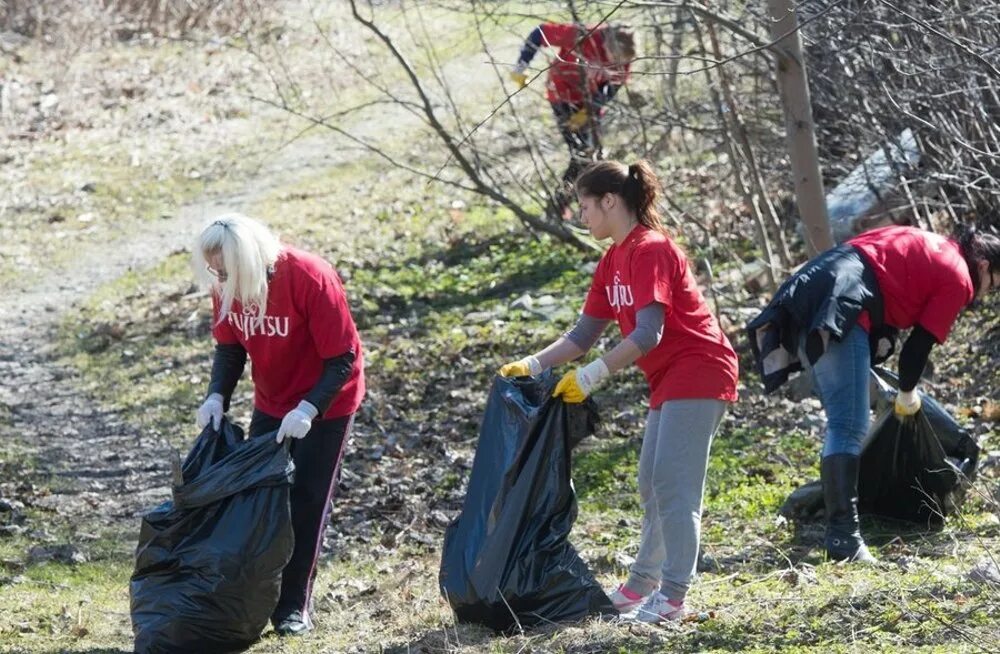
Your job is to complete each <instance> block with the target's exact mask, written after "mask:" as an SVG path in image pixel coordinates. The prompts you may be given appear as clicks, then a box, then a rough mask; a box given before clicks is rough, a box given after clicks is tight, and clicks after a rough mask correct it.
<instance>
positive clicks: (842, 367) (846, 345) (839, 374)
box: [812, 325, 871, 457]
mask: <svg viewBox="0 0 1000 654" xmlns="http://www.w3.org/2000/svg"><path fill="white" fill-rule="evenodd" d="M870 368H871V349H870V347H869V345H868V334H867V333H866V332H865V330H863V329H861V327H858V326H857V325H855V326H854V328H853V329H851V331H849V332H848V333H847V334H846V335H845V336H844V338H842V339H841V340H840V341H835V340H833V339H830V343H829V345H828V346H827V349H826V352H824V353H823V355H822V356H821V357H820V358H819V360H818V361H816V365H814V366H813V368H812V373H813V380H814V381H815V384H816V391H817V393H818V395H819V399H820V400H821V401H822V402H823V409H824V410H825V411H826V438H825V440H824V442H823V456H825V457H826V456H830V455H831V454H854V455H858V454H861V443H862V441H863V439H864V437H865V434H867V433H868V421H869V419H870V417H871V416H870V409H869V402H868V384H869V369H870Z"/></svg>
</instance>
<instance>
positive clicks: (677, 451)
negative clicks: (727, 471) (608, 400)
mask: <svg viewBox="0 0 1000 654" xmlns="http://www.w3.org/2000/svg"><path fill="white" fill-rule="evenodd" d="M725 411H726V403H725V402H723V401H722V400H668V401H666V402H664V403H663V404H662V405H660V408H659V409H657V410H655V411H650V412H649V416H648V417H647V418H646V433H645V434H644V435H643V437H642V453H641V454H640V455H639V497H640V498H641V500H642V508H643V511H644V514H643V518H642V541H641V542H640V544H639V554H638V555H637V556H636V558H635V563H634V564H633V565H632V568H631V575H630V576H629V580H628V582H627V586H628V588H629V589H630V590H633V591H635V592H639V593H642V594H643V595H645V594H648V593H649V592H651V591H652V590H653V589H655V588H656V587H657V586H659V587H660V592H662V593H663V594H664V595H666V596H667V597H668V598H670V599H672V600H682V599H684V596H685V595H686V594H687V591H688V587H689V586H690V584H691V578H692V577H694V573H695V570H696V568H697V565H698V545H699V539H700V537H701V500H702V496H703V495H704V492H705V471H706V469H707V468H708V452H709V449H710V448H711V446H712V438H713V437H714V436H715V432H716V431H717V430H718V428H719V423H721V422H722V416H723V414H724V413H725Z"/></svg>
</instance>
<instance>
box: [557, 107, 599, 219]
mask: <svg viewBox="0 0 1000 654" xmlns="http://www.w3.org/2000/svg"><path fill="white" fill-rule="evenodd" d="M582 108H583V105H578V104H571V103H569V102H553V103H552V113H553V114H555V116H556V125H557V126H558V127H559V133H560V134H562V137H563V141H565V142H566V145H567V146H568V147H569V165H568V166H567V167H566V171H565V172H564V173H563V175H562V188H560V189H558V190H557V192H556V197H555V202H554V209H555V212H556V213H562V211H563V209H564V208H565V207H567V206H569V203H570V201H571V200H572V198H573V195H574V189H573V185H574V183H575V182H576V178H577V177H578V176H579V175H580V173H581V172H583V169H584V168H585V167H586V166H587V165H588V164H590V163H591V162H592V161H594V160H595V157H598V156H599V153H598V149H599V143H600V140H599V138H598V130H599V129H600V123H599V120H600V117H599V116H591V117H590V119H588V120H587V122H586V123H584V124H583V126H582V127H580V129H578V130H572V129H570V127H569V119H570V117H572V116H573V114H575V113H576V112H577V111H579V110H580V109H582Z"/></svg>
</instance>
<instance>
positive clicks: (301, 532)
mask: <svg viewBox="0 0 1000 654" xmlns="http://www.w3.org/2000/svg"><path fill="white" fill-rule="evenodd" d="M353 422H354V416H353V415H350V416H344V417H343V418H334V419H332V420H316V421H314V422H313V425H312V428H311V429H310V430H309V433H308V434H306V436H305V438H302V439H301V440H293V441H292V446H291V454H292V460H293V461H294V462H295V483H294V484H293V485H292V491H291V505H292V531H293V532H294V534H295V548H294V549H293V550H292V558H291V560H290V561H289V562H288V565H287V566H285V569H284V571H283V572H282V575H281V596H280V598H279V599H278V605H277V607H276V608H275V610H274V614H273V617H272V621H273V622H274V623H275V625H276V626H278V627H281V623H282V621H283V620H286V619H288V618H291V619H293V621H294V620H295V619H296V618H295V616H294V614H295V613H296V612H298V613H299V614H300V615H299V618H298V621H299V622H300V623H301V624H302V626H301V628H298V627H296V628H292V629H290V630H289V633H296V632H297V631H300V630H302V631H304V630H308V629H309V628H310V627H311V626H312V622H311V619H310V617H309V612H310V608H311V607H310V604H311V597H312V583H313V579H314V578H315V576H316V563H317V561H318V559H319V555H320V552H321V551H322V549H323V532H324V531H325V530H326V524H327V520H328V519H329V516H330V506H331V505H330V503H331V500H332V498H333V492H334V489H335V488H336V486H337V481H338V479H339V477H340V462H341V459H342V457H343V453H344V444H345V443H346V442H347V439H348V437H349V435H350V432H351V426H352V424H353Z"/></svg>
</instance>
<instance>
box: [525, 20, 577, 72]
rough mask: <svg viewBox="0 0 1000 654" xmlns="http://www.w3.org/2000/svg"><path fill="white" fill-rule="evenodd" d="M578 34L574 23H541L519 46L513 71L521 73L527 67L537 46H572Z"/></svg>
mask: <svg viewBox="0 0 1000 654" xmlns="http://www.w3.org/2000/svg"><path fill="white" fill-rule="evenodd" d="M578 36H579V30H578V29H577V27H576V26H575V25H569V24H563V23H542V24H541V25H539V26H538V27H536V28H535V29H533V30H531V34H529V35H528V38H527V39H525V41H524V45H523V46H521V53H520V55H519V56H518V58H517V63H516V64H515V65H514V72H515V73H517V74H523V73H524V71H525V70H526V69H527V68H528V64H530V63H531V60H532V59H533V58H534V57H535V53H536V52H538V49H539V48H544V47H554V48H567V47H572V46H573V45H574V44H575V43H576V39H577V38H578Z"/></svg>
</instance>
